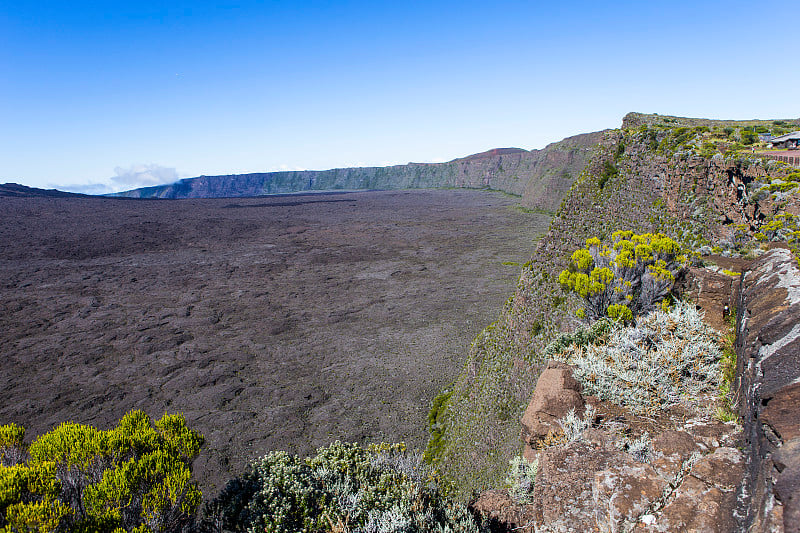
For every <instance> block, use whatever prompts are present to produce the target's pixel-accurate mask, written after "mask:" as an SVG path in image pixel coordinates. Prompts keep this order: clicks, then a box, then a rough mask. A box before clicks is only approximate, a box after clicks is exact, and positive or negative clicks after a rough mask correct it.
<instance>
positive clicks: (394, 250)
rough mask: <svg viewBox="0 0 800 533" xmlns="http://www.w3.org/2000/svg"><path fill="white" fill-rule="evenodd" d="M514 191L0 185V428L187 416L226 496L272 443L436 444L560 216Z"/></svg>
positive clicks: (203, 463)
mask: <svg viewBox="0 0 800 533" xmlns="http://www.w3.org/2000/svg"><path fill="white" fill-rule="evenodd" d="M516 205H517V200H516V199H515V198H512V197H508V196H504V195H502V194H498V193H490V192H478V191H464V190H437V191H393V192H358V193H337V194H307V195H291V196H278V197H266V198H249V199H241V198H237V199H214V200H127V199H111V198H52V199H51V198H0V287H1V288H2V292H1V293H0V361H2V367H1V368H2V372H0V424H4V423H9V422H16V423H19V424H22V425H24V426H25V427H26V429H27V430H28V432H27V435H26V440H28V441H30V440H31V439H32V438H34V437H35V436H36V435H37V434H40V433H42V432H45V431H47V430H49V429H51V428H52V427H53V426H55V425H56V424H58V423H59V422H61V421H65V420H73V421H75V422H81V423H88V424H93V425H96V426H98V427H101V428H108V427H110V426H111V425H113V424H114V422H116V421H117V420H118V419H119V418H120V417H121V416H122V415H123V414H124V413H125V412H126V411H128V410H130V409H143V410H144V411H146V412H147V413H148V414H150V415H151V416H153V417H155V418H158V417H160V416H161V415H162V414H164V412H170V413H173V412H181V413H183V414H184V415H185V416H186V418H187V419H188V421H189V424H190V426H191V427H192V428H194V429H197V430H199V431H200V432H202V433H203V434H204V435H205V437H206V445H205V447H204V449H203V452H202V453H201V455H200V457H199V459H198V460H197V462H196V463H195V473H196V476H197V478H198V479H199V480H200V482H201V486H202V488H204V492H205V493H206V494H207V496H213V493H214V490H215V489H217V488H220V487H221V486H222V485H223V484H224V482H225V481H226V480H227V479H229V478H230V477H232V476H234V475H236V474H238V473H239V472H241V471H242V469H243V468H244V466H245V464H246V463H247V462H248V461H249V460H250V459H253V458H255V457H257V456H259V455H261V454H264V453H265V452H267V451H270V450H275V449H285V450H288V451H291V452H295V453H307V452H310V451H312V450H313V449H314V448H316V447H318V446H322V445H326V444H328V443H330V442H331V441H333V440H336V439H340V440H345V441H358V442H373V441H380V440H387V441H400V440H403V441H406V442H407V443H408V444H409V445H410V446H411V447H412V448H422V447H424V444H425V441H426V439H427V434H426V429H425V418H426V414H427V411H428V407H429V405H430V401H431V399H432V398H433V396H434V395H435V394H436V393H437V392H438V391H439V390H440V389H441V388H443V387H445V386H446V385H447V384H448V383H450V382H451V381H452V380H453V379H454V378H455V376H456V375H457V374H458V372H459V370H460V368H461V365H462V364H463V360H464V356H465V353H466V351H467V350H468V347H469V344H470V342H471V340H472V339H473V338H474V336H475V335H476V334H477V333H478V332H479V331H480V330H481V329H482V328H484V327H485V326H486V325H488V324H489V323H491V322H492V321H493V320H494V319H495V318H496V317H497V316H498V315H499V312H500V309H501V307H502V305H503V303H504V302H505V300H506V299H507V298H508V297H509V296H510V295H511V293H512V292H513V290H514V284H515V282H516V280H517V277H518V275H519V270H520V267H519V266H518V265H515V264H503V263H518V264H522V263H523V262H525V261H526V260H527V259H528V256H529V255H530V253H531V252H532V251H533V248H534V246H535V242H534V241H535V240H536V238H537V237H538V236H539V235H540V234H541V233H542V232H543V231H545V230H546V227H547V224H548V222H549V217H547V216H544V215H538V214H532V213H526V212H524V210H521V209H518V208H516V207H515V206H516Z"/></svg>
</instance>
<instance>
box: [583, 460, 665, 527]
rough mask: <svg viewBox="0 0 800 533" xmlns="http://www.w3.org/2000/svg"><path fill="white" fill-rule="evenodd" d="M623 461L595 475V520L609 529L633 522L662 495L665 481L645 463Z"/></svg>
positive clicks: (593, 492)
mask: <svg viewBox="0 0 800 533" xmlns="http://www.w3.org/2000/svg"><path fill="white" fill-rule="evenodd" d="M631 462H632V461H625V462H623V463H622V464H615V465H613V466H611V467H610V468H608V469H606V470H602V471H600V472H596V473H595V474H594V486H593V491H592V494H593V500H594V501H593V502H592V503H593V505H594V507H595V511H596V513H597V521H598V523H600V524H603V525H604V526H605V529H606V530H609V531H620V530H621V529H622V527H623V525H624V524H625V523H633V522H635V521H636V519H637V518H638V517H639V516H640V515H641V514H642V513H644V512H645V511H646V510H647V509H648V508H649V506H650V505H651V504H652V503H653V502H655V501H656V500H658V499H659V498H660V497H661V494H662V492H663V490H664V488H665V487H666V486H667V481H666V480H665V479H664V478H663V477H661V476H660V475H658V473H656V471H655V470H654V469H653V468H652V467H651V466H650V465H647V464H641V463H639V464H630V463H631Z"/></svg>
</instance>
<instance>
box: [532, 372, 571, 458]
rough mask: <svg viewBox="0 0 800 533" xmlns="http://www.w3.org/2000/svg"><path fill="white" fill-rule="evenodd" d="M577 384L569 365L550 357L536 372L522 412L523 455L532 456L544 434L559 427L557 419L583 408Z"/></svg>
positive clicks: (559, 428)
mask: <svg viewBox="0 0 800 533" xmlns="http://www.w3.org/2000/svg"><path fill="white" fill-rule="evenodd" d="M581 392H582V387H581V384H580V383H578V381H577V380H576V379H575V378H574V377H573V376H572V367H571V366H569V365H567V364H564V363H560V362H557V361H550V362H549V363H548V364H547V368H546V369H545V370H544V372H542V374H541V375H540V376H539V380H538V381H537V382H536V388H535V389H534V391H533V397H532V398H531V401H530V403H529V404H528V408H527V409H526V410H525V413H524V414H523V415H522V420H521V423H522V440H523V442H524V443H525V452H524V456H525V458H526V459H528V460H529V461H530V460H533V458H534V457H535V450H536V448H537V447H538V446H539V445H540V443H542V442H543V441H544V440H545V439H547V438H548V435H551V436H552V435H554V434H557V433H559V432H560V431H561V426H559V425H558V419H560V418H564V417H565V416H566V415H567V413H569V412H570V411H571V410H574V411H575V413H576V414H577V415H579V416H580V415H581V414H582V413H583V411H584V407H585V401H584V399H583V395H582V394H581Z"/></svg>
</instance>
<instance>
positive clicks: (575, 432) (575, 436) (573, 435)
mask: <svg viewBox="0 0 800 533" xmlns="http://www.w3.org/2000/svg"><path fill="white" fill-rule="evenodd" d="M596 414H597V411H596V410H595V408H594V407H592V406H591V405H587V406H586V409H585V411H584V413H583V418H581V417H579V416H578V415H576V414H575V409H570V410H569V412H568V413H567V414H566V416H564V418H559V419H558V420H556V422H558V425H559V426H561V430H562V431H563V432H564V439H565V441H566V443H570V442H575V441H579V440H581V438H582V437H583V432H584V431H586V430H587V429H589V428H590V427H592V422H594V417H595V415H596Z"/></svg>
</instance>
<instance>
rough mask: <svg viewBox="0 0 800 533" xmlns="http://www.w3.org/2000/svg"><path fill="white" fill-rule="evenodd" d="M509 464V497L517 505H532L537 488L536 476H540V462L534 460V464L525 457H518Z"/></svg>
mask: <svg viewBox="0 0 800 533" xmlns="http://www.w3.org/2000/svg"><path fill="white" fill-rule="evenodd" d="M508 464H509V470H508V475H507V476H506V485H507V486H508V495H509V496H510V497H511V499H512V500H514V501H515V502H517V503H521V504H527V503H531V502H532V499H531V496H532V494H533V489H534V487H535V486H536V476H537V475H538V474H539V460H538V459H534V460H533V461H532V462H528V461H527V460H526V459H525V458H524V457H520V456H519V455H518V456H516V457H514V458H513V459H511V460H510V461H509V462H508Z"/></svg>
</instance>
